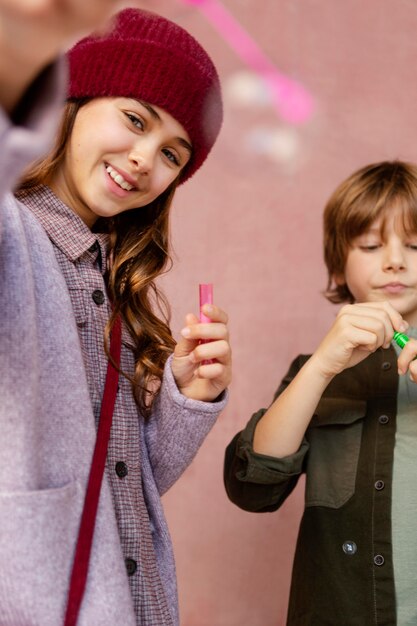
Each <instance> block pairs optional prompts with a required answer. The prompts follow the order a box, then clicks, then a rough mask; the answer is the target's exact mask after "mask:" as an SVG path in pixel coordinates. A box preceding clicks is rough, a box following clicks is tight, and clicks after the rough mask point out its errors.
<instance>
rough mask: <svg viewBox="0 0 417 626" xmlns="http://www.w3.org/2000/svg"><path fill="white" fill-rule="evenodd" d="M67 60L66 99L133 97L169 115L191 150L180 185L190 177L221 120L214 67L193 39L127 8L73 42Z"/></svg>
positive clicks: (171, 25)
mask: <svg viewBox="0 0 417 626" xmlns="http://www.w3.org/2000/svg"><path fill="white" fill-rule="evenodd" d="M85 1H86V2H88V0H85ZM68 59H69V68H70V82H69V90H68V97H69V98H85V97H92V98H94V97H101V96H115V97H130V98H137V99H140V100H143V101H145V102H148V103H149V104H154V105H156V106H158V107H161V108H162V109H164V110H165V111H167V112H168V113H170V115H172V116H173V117H174V118H175V119H176V120H177V121H178V122H179V123H180V124H181V125H182V126H183V127H184V128H185V130H186V131H187V133H188V134H189V136H190V139H191V143H192V146H193V155H192V157H191V159H190V161H189V163H187V165H186V167H185V168H184V170H183V172H182V174H181V182H184V181H185V180H186V179H187V178H189V177H190V176H192V175H193V174H194V172H195V171H196V170H197V169H198V168H199V167H200V165H201V164H202V163H203V161H204V160H205V159H206V157H207V155H208V153H209V152H210V150H211V148H212V146H213V144H214V142H215V140H216V138H217V135H218V133H219V130H220V127H221V124H222V119H223V107H222V98H221V91H220V83H219V77H218V75H217V71H216V68H215V67H214V65H213V62H212V61H211V59H210V57H209V56H208V54H207V53H206V51H205V50H204V49H203V48H202V47H201V45H200V44H199V43H198V42H197V41H196V40H195V39H194V37H192V36H191V35H190V34H189V33H188V32H187V31H186V30H184V29H183V28H181V27H180V26H178V24H175V23H174V22H171V21H170V20H168V19H166V18H164V17H161V16H160V15H156V14H155V13H150V12H148V11H143V10H140V9H125V10H124V11H121V12H120V13H118V14H117V15H116V16H115V21H114V25H113V27H112V29H111V30H110V31H108V32H106V33H105V34H104V35H91V36H89V37H86V38H84V39H81V40H80V41H79V42H78V43H76V44H75V46H74V47H73V48H71V50H70V51H69V52H68Z"/></svg>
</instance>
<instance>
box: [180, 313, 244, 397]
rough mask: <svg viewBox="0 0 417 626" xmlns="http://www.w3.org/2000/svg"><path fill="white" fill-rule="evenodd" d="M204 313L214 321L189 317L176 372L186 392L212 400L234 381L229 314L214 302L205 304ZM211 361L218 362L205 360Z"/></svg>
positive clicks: (184, 393)
mask: <svg viewBox="0 0 417 626" xmlns="http://www.w3.org/2000/svg"><path fill="white" fill-rule="evenodd" d="M203 312H204V313H205V315H207V317H209V318H210V319H211V320H212V322H211V323H209V324H203V323H201V322H199V320H198V318H197V317H196V316H195V315H193V314H191V313H190V314H188V315H187V316H186V318H185V320H186V327H185V328H183V329H182V331H181V335H182V339H180V341H179V342H178V344H177V345H176V348H175V351H174V358H173V359H172V373H173V374H174V378H175V381H176V383H177V385H178V388H179V390H180V391H181V393H182V394H183V395H185V396H187V397H188V398H193V399H194V400H203V401H205V402H211V401H212V400H215V399H216V398H217V397H218V396H219V395H220V394H221V392H222V391H224V389H226V387H227V386H228V385H229V383H230V381H231V378H232V374H231V371H232V365H231V349H230V344H229V332H228V329H227V315H226V313H225V312H224V311H222V310H221V309H219V308H218V307H216V306H214V305H211V304H205V305H204V307H203ZM201 340H208V343H200V341H201ZM210 360H214V362H212V363H208V364H205V363H203V361H210Z"/></svg>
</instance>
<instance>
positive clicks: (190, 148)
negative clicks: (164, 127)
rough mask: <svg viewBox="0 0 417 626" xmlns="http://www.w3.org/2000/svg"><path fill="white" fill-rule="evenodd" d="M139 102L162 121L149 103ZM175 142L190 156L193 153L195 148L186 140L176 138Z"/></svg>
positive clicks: (155, 117) (156, 118)
mask: <svg viewBox="0 0 417 626" xmlns="http://www.w3.org/2000/svg"><path fill="white" fill-rule="evenodd" d="M137 102H139V104H141V105H142V106H143V107H145V109H146V110H147V111H149V113H150V114H151V115H152V117H153V118H154V119H155V120H157V121H159V122H160V121H161V118H160V116H159V115H158V113H157V112H156V111H155V109H154V108H153V107H152V106H151V105H150V104H149V103H148V102H144V101H143V100H137ZM175 140H176V141H178V143H179V144H180V145H181V146H182V147H183V148H185V149H186V150H188V152H189V153H190V154H192V153H193V147H192V145H191V144H190V143H188V141H186V140H185V139H183V138H182V137H175Z"/></svg>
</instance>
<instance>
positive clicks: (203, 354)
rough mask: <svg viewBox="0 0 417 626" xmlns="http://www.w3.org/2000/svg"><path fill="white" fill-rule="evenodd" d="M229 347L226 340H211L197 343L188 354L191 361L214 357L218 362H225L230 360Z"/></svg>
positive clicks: (195, 361)
mask: <svg viewBox="0 0 417 626" xmlns="http://www.w3.org/2000/svg"><path fill="white" fill-rule="evenodd" d="M230 355H231V349H230V345H229V343H228V342H227V341H223V340H221V341H211V342H210V343H202V344H200V345H198V346H197V347H196V348H194V350H193V351H192V352H191V354H190V360H191V361H192V362H193V363H201V361H210V360H212V359H215V360H216V361H218V362H219V363H223V364H227V363H228V362H229V361H230Z"/></svg>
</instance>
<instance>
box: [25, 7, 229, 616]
mask: <svg viewBox="0 0 417 626" xmlns="http://www.w3.org/2000/svg"><path fill="white" fill-rule="evenodd" d="M68 62H69V71H70V82H69V88H68V102H67V104H66V107H65V111H64V115H63V118H62V123H61V128H60V130H59V133H58V137H57V142H56V145H55V147H54V149H53V150H52V152H51V153H50V154H49V155H48V156H46V158H44V159H42V160H41V161H40V162H38V163H37V164H36V165H35V166H33V167H32V168H31V169H30V171H29V172H27V173H26V175H25V178H24V180H23V181H22V183H21V185H20V187H19V189H18V191H17V192H16V197H17V198H18V199H19V200H20V202H22V203H23V204H24V205H25V207H26V210H27V211H29V213H30V215H31V219H32V218H35V221H36V222H37V227H39V224H40V225H41V227H42V228H43V229H44V231H45V232H46V234H47V236H48V238H49V240H50V241H51V243H52V246H53V251H54V254H55V257H56V261H57V265H55V264H54V266H53V267H52V268H51V273H52V274H54V280H56V281H60V280H61V277H62V276H63V277H64V278H65V282H66V285H67V288H68V292H69V296H70V299H71V304H72V309H73V313H74V317H75V322H76V325H77V328H78V334H79V341H80V350H81V354H82V359H83V362H84V367H85V376H86V382H87V385H88V391H89V396H90V400H91V408H92V411H93V414H94V417H95V420H96V422H97V424H98V428H99V435H98V437H100V436H101V435H100V433H101V430H100V428H101V420H102V417H101V416H102V414H103V413H102V411H103V405H104V404H105V403H106V401H105V400H103V394H105V393H107V388H108V385H107V380H106V376H109V370H111V367H109V366H108V357H109V359H110V363H113V366H114V368H113V369H119V368H118V359H117V355H116V353H115V352H114V351H113V349H112V345H113V344H112V342H113V340H114V341H116V340H115V339H114V338H115V337H116V336H117V332H118V328H119V324H120V321H121V325H122V329H121V333H122V338H121V356H120V373H121V376H120V379H119V383H118V393H117V398H116V401H115V405H114V410H113V425H112V429H111V434H110V441H109V444H108V453H107V460H106V469H107V479H108V483H109V485H110V492H111V496H112V504H113V507H114V514H115V519H116V522H117V529H118V534H119V537H120V547H121V555H123V559H124V562H125V568H126V569H125V574H124V577H123V575H122V573H121V571H120V556H121V555H120V556H119V555H117V553H115V552H114V551H113V552H112V555H111V559H110V562H109V560H107V565H105V566H104V565H103V567H100V566H99V565H98V561H97V559H100V553H102V552H105V551H106V549H107V543H106V541H110V543H111V544H114V541H115V540H114V530H115V529H114V528H113V521H112V519H111V508H109V507H111V505H110V502H109V501H108V500H105V497H106V496H105V493H102V495H101V498H102V499H101V500H100V506H99V509H98V517H97V522H96V531H95V535H94V543H93V547H92V550H93V552H92V556H91V562H90V568H89V571H88V579H87V587H86V595H85V599H84V603H83V605H82V607H81V612H80V620H81V621H80V623H82V624H93V623H94V624H101V623H103V624H109V625H110V624H115V623H123V624H133V623H134V621H136V623H137V624H141V625H142V626H144V625H146V626H151V625H153V626H163V625H164V626H165V625H174V624H177V623H178V607H177V596H176V585H175V572H174V561H173V556H172V548H171V544H170V540H169V535H168V531H167V527H166V522H165V518H164V514H163V510H162V506H161V501H160V496H161V495H162V494H163V493H164V492H165V491H166V490H167V489H168V488H169V487H170V486H171V485H172V484H173V483H174V482H175V481H176V480H177V479H178V478H179V476H180V475H181V474H182V472H183V471H184V469H185V468H186V467H187V466H188V464H189V463H190V462H191V460H192V459H193V457H194V455H195V453H196V452H197V450H198V448H199V446H200V445H201V443H202V441H203V440H204V438H205V436H206V435H207V433H208V431H209V430H210V428H211V427H212V425H213V424H214V422H215V420H216V418H217V415H218V414H219V411H220V410H221V409H222V408H223V407H224V405H225V394H224V390H225V388H226V387H227V385H228V384H229V382H230V349H229V344H228V333H227V327H226V323H227V317H226V314H225V313H224V312H223V311H222V310H221V309H219V308H217V307H215V306H211V307H207V308H206V310H205V312H206V313H207V315H208V317H209V318H210V319H211V320H212V322H213V323H212V324H199V323H198V319H197V318H196V317H195V316H194V315H191V314H190V315H188V316H187V318H186V327H185V328H184V329H183V331H182V339H181V340H180V342H179V343H178V344H177V345H175V342H174V340H173V338H172V336H171V332H170V329H169V327H168V322H167V313H166V307H165V306H164V305H165V303H164V300H163V298H162V296H161V294H160V293H159V291H158V289H157V287H156V285H155V282H154V281H155V279H156V278H157V277H158V276H159V275H160V274H161V272H163V271H164V270H165V268H166V266H167V263H168V261H169V237H168V220H169V209H170V205H171V202H172V198H173V195H174V192H175V189H176V187H177V185H179V184H181V183H183V182H184V181H185V180H187V179H188V178H190V177H191V176H192V175H193V174H194V173H195V172H196V170H197V169H198V168H199V167H200V166H201V164H202V163H203V161H204V160H205V159H206V157H207V155H208V153H209V151H210V150H211V148H212V146H213V143H214V142H215V140H216V137H217V135H218V132H219V130H220V126H221V122H222V103H221V95H220V86H219V81H218V76H217V72H216V70H215V68H214V66H213V63H212V62H211V60H210V59H209V57H208V55H207V54H206V52H205V51H204V50H203V49H202V48H201V46H200V45H199V44H198V43H197V42H196V41H195V40H194V38H193V37H191V36H190V35H189V34H188V33H187V32H186V31H184V30H183V29H182V28H180V27H179V26H177V25H176V24H174V23H172V22H170V21H169V20H166V19H164V18H162V17H160V16H157V15H155V14H151V13H147V12H144V11H140V10H135V9H127V10H125V11H122V12H121V13H119V14H118V15H117V17H116V19H115V21H114V24H113V27H112V29H111V30H110V31H109V32H106V33H105V34H101V35H92V36H89V37H86V38H84V39H82V40H81V41H79V42H78V43H77V44H76V45H75V46H74V47H73V48H72V49H71V50H70V51H69V54H68ZM59 273H60V274H61V276H59ZM45 296H46V297H48V298H54V293H53V291H49V292H45ZM158 313H159V314H158ZM203 339H204V340H207V339H209V340H211V341H210V342H204V343H202V341H201V340H203ZM103 344H104V347H103ZM116 352H117V349H116ZM172 353H173V354H172ZM170 355H171V356H170ZM213 359H214V360H215V362H212V363H210V364H201V362H202V361H206V360H213ZM108 367H109V369H108ZM106 370H107V373H106ZM113 373H114V372H113ZM115 393H116V392H115ZM105 397H106V396H105ZM88 417H89V416H88V414H87V415H84V416H83V419H84V420H85V421H87V420H88ZM99 417H100V419H99ZM56 419H57V420H58V421H59V416H57V417H56ZM77 425H78V422H77V420H76V421H75V422H74V424H73V427H74V429H77ZM87 438H88V439H90V438H91V437H90V434H88V437H87ZM81 441H82V433H80V445H81V446H82V445H83V444H82V443H81ZM73 452H74V449H73V446H71V450H69V451H66V455H65V457H64V458H62V463H63V464H64V465H66V466H67V468H66V469H67V473H68V478H69V477H72V479H73V480H75V481H78V482H81V483H85V482H86V473H85V464H86V461H85V460H83V465H82V467H83V469H82V471H81V472H80V471H78V470H77V469H76V468H77V466H76V465H75V466H74V464H73V458H68V455H70V454H72V453H73ZM76 456H77V455H76ZM87 458H88V461H89V459H90V458H91V452H90V457H87ZM95 469H96V464H95V460H93V464H92V469H91V474H90V481H91V480H92V481H93V482H94V480H95V478H94V476H95V474H94V472H95ZM53 471H55V468H54V467H51V469H50V473H51V474H52V473H53ZM64 475H66V472H65V471H64ZM91 476H93V478H91ZM61 484H62V483H61ZM88 489H89V488H88ZM105 490H106V485H105V484H104V485H103V492H105ZM102 501H103V502H102ZM89 506H90V496H89V491H87V496H86V500H85V503H84V509H83V511H84V512H83V514H82V520H84V518H85V523H86V525H87V526H88V524H89V523H90V522H89V520H90V519H91V515H90V514H89V513H87V512H86V511H89V509H88V507H89ZM106 507H107V508H106ZM79 509H80V507H79V505H78V506H77V508H76V511H78V513H79V514H80V511H79ZM81 509H82V507H81ZM68 512H69V514H70V516H75V519H76V522H75V524H72V525H70V528H69V529H67V530H66V541H67V542H69V544H70V547H71V549H70V550H69V552H68V554H67V560H65V559H63V560H62V561H61V565H62V567H63V568H64V569H65V572H66V574H67V578H66V583H67V585H69V584H70V583H69V582H68V580H69V579H71V581H72V582H71V585H72V583H73V582H74V580H75V581H76V582H77V581H78V579H79V577H80V576H81V575H79V574H78V570H77V569H76V568H77V564H78V560H77V559H78V551H79V550H80V551H81V553H82V558H84V553H83V549H82V548H80V545H83V543H82V542H83V541H84V539H83V537H84V535H83V532H84V530H83V528H84V527H83V521H82V522H81V527H80V530H79V532H78V522H79V515H75V513H74V511H73V509H72V508H69V509H68ZM73 521H75V520H73ZM90 531H91V528H90ZM86 532H87V531H86ZM77 533H78V543H77V547H76V556H75V561H74V564H73V565H72V568H73V569H72V578H71V576H70V574H71V572H70V571H69V570H68V568H69V565H70V564H71V561H72V555H73V551H74V545H75V543H76V541H75V540H76V539H77ZM103 533H104V534H103ZM109 537H110V539H109ZM80 542H81V544H80ZM68 557H69V558H68ZM84 574H85V572H84ZM126 574H127V575H126ZM85 575H86V574H85ZM113 576H114V578H115V580H116V585H117V587H118V588H119V592H120V598H122V600H123V602H124V603H125V606H124V608H123V611H124V615H123V618H122V617H121V615H120V607H119V609H117V607H116V608H115V607H114V606H108V603H106V601H105V600H104V605H103V609H102V610H103V614H104V617H102V618H98V617H97V614H96V612H95V609H94V604H95V600H94V593H93V595H92V597H89V591H90V589H91V588H94V587H97V586H98V587H101V589H102V590H105V589H106V586H107V584H108V583H107V582H106V580H104V579H105V578H107V579H109V580H110V581H111V579H112V577H113ZM127 581H128V583H129V585H130V591H131V598H132V600H128V601H127V600H126V592H125V591H126V590H125V587H126V586H127ZM64 582H65V581H64ZM63 588H65V584H63ZM70 589H72V586H71V587H70ZM102 596H103V597H104V598H105V597H106V594H105V591H102ZM103 597H102V598H101V602H103ZM122 600H120V602H122ZM60 602H61V605H60V607H59V610H60V611H61V612H62V611H63V610H64V608H65V607H64V606H63V604H62V596H61V598H60ZM68 602H70V601H68ZM126 602H127V604H126ZM64 604H65V603H64ZM68 606H69V605H68ZM126 606H127V608H126ZM68 612H71V611H70V609H68V608H67V614H66V617H67V619H68ZM115 613H118V616H117V617H115ZM100 619H102V621H100ZM42 623H43V624H45V622H42ZM51 623H52V621H51ZM53 623H54V624H57V623H58V621H55V622H53Z"/></svg>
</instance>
